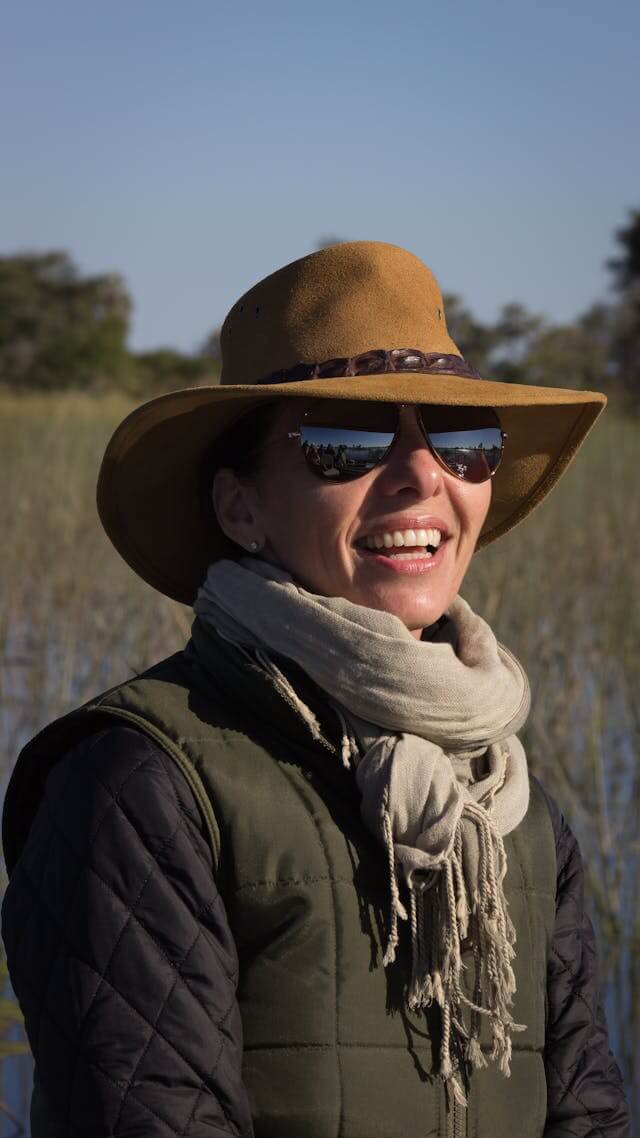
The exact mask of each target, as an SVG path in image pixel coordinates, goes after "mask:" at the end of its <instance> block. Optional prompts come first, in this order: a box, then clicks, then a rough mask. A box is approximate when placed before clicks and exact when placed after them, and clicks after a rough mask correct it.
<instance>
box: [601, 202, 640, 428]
mask: <svg viewBox="0 0 640 1138" xmlns="http://www.w3.org/2000/svg"><path fill="white" fill-rule="evenodd" d="M616 241H617V242H618V244H619V245H620V246H621V255H620V256H619V257H614V258H612V259H611V260H610V261H608V262H607V265H608V267H609V269H611V272H612V273H613V278H614V281H613V287H614V289H615V291H616V293H617V294H618V305H617V308H616V315H615V320H614V326H613V330H612V345H611V356H612V359H613V362H614V365H615V368H616V372H617V375H618V378H619V383H620V386H621V388H622V390H623V392H624V393H625V396H626V399H627V400H628V402H629V403H630V405H631V406H632V407H633V408H634V409H636V410H637V409H638V408H640V210H631V211H630V212H629V222H628V224H627V225H626V226H624V227H623V228H622V229H619V230H617V232H616Z"/></svg>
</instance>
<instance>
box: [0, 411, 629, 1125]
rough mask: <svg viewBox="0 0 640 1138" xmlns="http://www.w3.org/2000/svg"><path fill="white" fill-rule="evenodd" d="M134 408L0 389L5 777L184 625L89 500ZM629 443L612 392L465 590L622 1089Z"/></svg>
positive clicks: (173, 641)
mask: <svg viewBox="0 0 640 1138" xmlns="http://www.w3.org/2000/svg"><path fill="white" fill-rule="evenodd" d="M132 406H133V403H131V402H129V401H127V400H126V399H125V398H124V397H122V396H117V395H113V396H108V397H101V398H92V397H90V396H82V395H61V396H57V397H47V396H42V397H31V398H24V397H22V398H16V397H12V396H8V395H7V396H0V455H1V456H2V463H3V467H4V472H5V473H4V484H5V485H7V480H8V484H9V493H8V494H5V495H4V496H3V497H2V500H1V501H0V516H1V520H2V529H3V533H4V542H3V579H4V582H5V584H4V588H3V590H2V594H1V596H0V643H1V644H2V648H1V649H0V652H1V663H2V667H1V668H0V683H1V687H0V745H1V747H2V758H3V771H4V778H5V779H6V777H7V774H8V771H9V770H10V767H11V765H12V763H13V762H14V760H15V757H16V755H17V753H18V751H19V749H20V747H21V745H22V744H23V743H24V742H25V741H26V740H27V739H28V738H30V737H31V736H32V735H33V734H34V733H35V731H36V730H37V729H38V728H39V727H41V726H42V725H44V724H45V723H47V722H49V721H50V720H51V719H52V718H54V717H55V716H57V715H59V714H61V713H63V712H64V711H65V710H67V709H69V708H71V707H73V706H76V705H77V704H79V703H82V702H83V701H85V700H86V699H89V698H90V697H91V696H92V695H94V694H97V693H98V692H99V691H101V690H103V689H104V688H106V687H108V686H110V685H111V684H115V683H117V682H118V681H120V680H121V679H125V678H126V677H127V676H128V675H131V674H133V673H135V672H137V671H140V670H142V669H143V668H144V667H146V666H148V665H149V664H150V663H152V662H154V661H155V660H159V659H161V658H162V657H164V656H166V655H168V654H170V653H171V652H172V651H174V650H175V649H177V648H179V647H181V646H182V645H183V644H184V643H185V640H186V639H187V637H188V632H189V627H190V623H191V612H190V610H188V609H186V608H185V607H183V606H181V605H178V604H175V603H173V602H171V601H169V600H166V599H164V598H163V597H161V596H160V595H159V594H158V593H156V592H154V591H153V590H151V589H150V588H149V587H148V586H146V585H145V584H143V582H142V581H140V580H139V579H138V578H137V577H136V576H135V575H134V574H133V572H132V571H131V570H130V569H129V568H128V567H127V566H126V565H125V564H124V562H122V561H121V559H120V558H119V556H118V555H117V554H116V553H115V551H114V550H113V548H112V546H111V545H110V543H109V541H108V539H107V538H106V536H105V535H104V534H103V532H102V529H101V527H100V523H99V521H98V518H97V514H96V511H95V500H94V495H95V478H96V473H97V470H98V466H99V462H100V458H101V456H102V452H103V450H104V447H105V444H106V442H107V439H108V437H109V436H110V434H111V431H112V430H113V428H114V427H115V426H116V424H117V423H118V422H119V421H120V419H121V418H122V417H123V415H124V414H125V413H126V411H127V410H128V409H129V408H130V407H132ZM639 441H640V440H639V436H638V422H637V420H636V421H633V420H630V419H624V418H622V417H620V416H619V414H618V413H617V412H616V411H615V410H614V409H613V408H612V407H611V405H610V406H609V408H608V409H607V411H606V412H605V414H604V416H603V417H602V419H601V420H600V421H599V423H598V424H597V426H596V428H595V430H594V431H593V432H592V434H591V435H590V436H589V438H588V439H587V441H586V442H585V444H584V446H583V448H582V450H581V451H580V454H579V456H578V458H577V460H576V461H575V462H574V463H573V464H572V465H571V467H570V468H569V470H568V471H567V473H566V474H565V476H564V478H563V479H562V480H561V482H560V484H559V486H558V487H556V489H555V490H554V491H553V492H552V494H551V495H550V496H549V498H548V499H547V500H546V501H544V502H543V503H542V505H541V506H539V507H538V508H537V509H536V511H535V512H534V513H533V514H532V515H531V517H530V518H529V519H528V520H527V521H526V522H525V523H523V524H522V525H521V526H518V527H517V528H516V530H514V531H513V532H512V533H510V534H507V535H506V536H505V537H504V538H503V539H502V540H501V541H499V542H497V543H496V545H495V546H490V547H489V548H487V549H486V550H483V551H481V552H480V553H478V554H477V556H476V557H475V559H474V562H473V564H472V566H471V569H470V571H469V573H468V575H467V578H466V579H465V582H464V586H463V589H462V592H463V594H464V595H465V596H466V597H467V599H468V600H469V602H470V603H471V604H472V606H473V607H474V608H475V609H477V611H479V612H480V613H482V614H483V615H484V616H485V618H486V619H487V620H488V621H489V623H490V624H491V625H492V627H493V628H494V630H495V632H496V635H497V636H498V638H499V639H500V640H501V641H503V642H504V643H505V644H507V645H508V646H509V647H510V648H511V649H512V651H514V652H515V653H516V655H518V657H519V658H520V659H521V661H522V662H523V664H524V666H525V667H526V669H527V671H528V674H529V677H530V680H531V687H532V694H533V707H532V712H531V715H530V718H529V720H528V722H527V724H526V726H525V728H524V729H523V731H522V732H521V737H522V739H523V742H524V744H525V747H526V749H527V753H528V755H529V760H530V763H531V766H532V769H533V770H534V771H535V772H536V773H538V774H539V775H540V776H541V777H542V778H543V780H544V782H545V785H546V786H547V787H548V788H549V790H550V791H551V792H552V793H554V794H555V795H556V797H557V799H558V801H559V803H560V805H561V807H562V809H563V811H564V812H565V815H566V816H567V819H568V820H569V822H570V823H571V825H572V826H573V827H574V829H575V831H576V833H577V835H578V837H579V840H580V842H581V846H582V849H583V855H584V860H585V865H586V868H587V879H588V889H589V895H588V904H589V906H590V907H591V911H592V913H593V915H594V919H595V922H596V927H597V932H598V937H599V943H600V953H601V961H602V965H601V973H602V977H603V981H604V984H605V991H606V1000H607V1008H608V1012H609V1019H610V1026H611V1035H612V1040H613V1043H614V1047H615V1051H616V1053H617V1055H618V1058H619V1060H620V1061H621V1063H622V1065H623V1066H624V1068H625V1075H626V1079H627V1085H628V1087H629V1094H630V1095H633V1094H634V1093H635V1095H636V1096H637V1094H638V1091H637V1090H636V1091H635V1092H634V1091H632V1090H631V1088H633V1087H637V1085H638V1083H640V1078H639V1077H638V1076H639V1075H640V1072H639V1071H638V1070H637V1069H634V1062H635V1063H636V1064H637V1062H638V1056H639V1055H640V1020H639V1015H640V964H639V961H640V906H639V903H638V889H637V879H638V863H639V860H640V859H639V854H640V843H639V840H638V836H637V811H638V801H639V799H640V775H639V763H638V758H639V735H640V731H639V711H638V708H639V701H638V696H637V692H638V687H639V682H640V606H639V605H638V603H637V598H638V595H639V594H640V563H639V561H638V557H637V534H638V532H639V531H640V495H639V494H638V490H637V479H636V476H635V458H636V454H637V451H638V443H639ZM635 1109H636V1112H638V1114H639V1115H640V1104H639V1103H638V1101H637V1098H636V1102H635Z"/></svg>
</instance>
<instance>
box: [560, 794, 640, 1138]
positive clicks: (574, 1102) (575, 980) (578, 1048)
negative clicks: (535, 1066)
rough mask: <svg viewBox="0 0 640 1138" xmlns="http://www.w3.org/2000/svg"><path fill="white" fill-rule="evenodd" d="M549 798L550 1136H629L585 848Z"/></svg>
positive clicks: (626, 1109) (590, 1137)
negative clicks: (552, 888)
mask: <svg viewBox="0 0 640 1138" xmlns="http://www.w3.org/2000/svg"><path fill="white" fill-rule="evenodd" d="M545 794H546V792H545ZM546 796H547V800H548V802H549V808H550V811H551V818H552V822H553V826H554V832H555V837H556V850H557V863H558V871H557V894H556V923H555V930H554V938H553V943H552V945H551V952H550V956H549V960H548V971H547V991H548V996H549V1019H548V1025H547V1038H546V1043H545V1052H544V1061H545V1069H546V1075H547V1092H548V1100H547V1125H546V1127H545V1132H544V1133H545V1138H630V1134H631V1129H630V1127H631V1124H630V1119H629V1111H628V1106H627V1104H626V1102H625V1097H624V1090H623V1087H622V1077H621V1075H620V1071H619V1068H618V1066H617V1063H616V1061H615V1059H614V1056H613V1055H612V1053H611V1051H610V1050H609V1041H608V1031H607V1025H606V1018H605V1013H604V1009H603V1006H602V1003H601V1000H600V991H599V982H598V975H597V951H596V941H595V933H594V930H593V926H592V924H591V921H590V919H589V917H588V915H587V913H586V912H585V910H584V873H583V867H582V858H581V854H580V849H579V846H578V842H577V840H576V838H575V836H574V834H573V833H572V831H571V829H570V827H569V825H568V824H567V822H566V820H565V818H564V817H563V815H562V814H561V812H560V810H559V808H558V806H557V804H556V803H555V802H554V800H553V799H552V798H551V797H550V796H549V795H548V794H546Z"/></svg>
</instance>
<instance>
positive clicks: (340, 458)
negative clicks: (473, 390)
mask: <svg viewBox="0 0 640 1138" xmlns="http://www.w3.org/2000/svg"><path fill="white" fill-rule="evenodd" d="M408 406H415V407H416V410H417V411H418V418H419V422H420V426H421V428H422V433H423V435H424V437H425V441H426V443H427V446H428V447H429V450H430V451H431V453H432V455H433V456H434V458H435V459H436V461H437V462H439V463H440V465H441V466H442V467H443V468H444V469H445V470H446V471H447V473H448V474H453V475H455V477H456V478H460V479H462V481H464V482H474V483H479V482H486V481H487V479H489V478H491V477H493V475H494V474H495V472H496V470H497V469H498V467H499V465H500V461H501V459H502V454H503V451H504V440H505V439H506V438H507V433H506V431H503V430H502V427H501V425H500V419H499V418H498V415H497V413H496V412H495V411H494V409H493V408H492V407H460V406H456V407H450V406H446V405H439V404H435V405H434V404H427V405H424V406H422V405H415V404H408V403H376V402H366V401H363V400H356V399H353V400H335V401H332V402H331V405H330V406H327V405H324V404H323V401H322V400H317V401H315V402H314V406H313V407H311V408H309V409H308V410H307V411H305V413H304V415H303V417H302V421H301V423H300V429H299V430H297V431H289V432H288V433H287V437H288V438H290V439H297V440H298V444H299V446H300V448H301V450H302V452H303V454H304V457H305V459H306V461H307V463H308V465H309V467H310V469H311V470H312V471H313V473H314V474H315V475H317V477H318V478H322V479H323V480H327V481H331V482H348V481H351V480H352V479H354V478H361V477H362V476H363V475H364V474H368V473H369V472H370V471H371V470H374V469H375V467H376V466H380V464H381V463H383V462H385V461H386V459H387V458H388V456H389V454H390V452H391V449H392V447H393V444H394V443H395V442H396V440H397V438H398V433H399V430H400V408H401V407H408Z"/></svg>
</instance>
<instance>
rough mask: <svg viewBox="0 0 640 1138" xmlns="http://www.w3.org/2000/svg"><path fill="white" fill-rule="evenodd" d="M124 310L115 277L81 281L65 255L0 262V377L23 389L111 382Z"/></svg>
mask: <svg viewBox="0 0 640 1138" xmlns="http://www.w3.org/2000/svg"><path fill="white" fill-rule="evenodd" d="M130 311H131V300H130V298H129V295H128V293H127V291H126V289H125V286H124V283H123V281H122V279H121V278H120V277H119V276H118V275H117V274H115V273H110V274H107V275H105V276H95V277H84V278H82V277H81V276H80V274H79V273H78V270H77V269H76V267H75V265H74V263H73V261H72V260H71V258H70V257H69V256H68V254H67V253H64V252H58V251H54V252H49V253H43V254H38V253H33V254H32V253H24V254H19V255H17V256H14V257H0V378H1V379H2V380H3V381H4V382H5V383H8V384H10V385H12V386H14V387H17V388H22V389H29V390H53V389H56V390H58V389H60V388H70V387H71V388H76V387H91V386H92V385H93V384H95V383H96V382H99V381H100V380H101V379H102V380H107V379H108V380H109V382H115V383H116V384H117V383H118V382H119V381H120V380H121V379H122V378H123V377H124V376H125V375H126V374H127V372H128V370H129V368H130V357H129V353H128V352H127V349H126V338H127V333H128V330H129V315H130Z"/></svg>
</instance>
